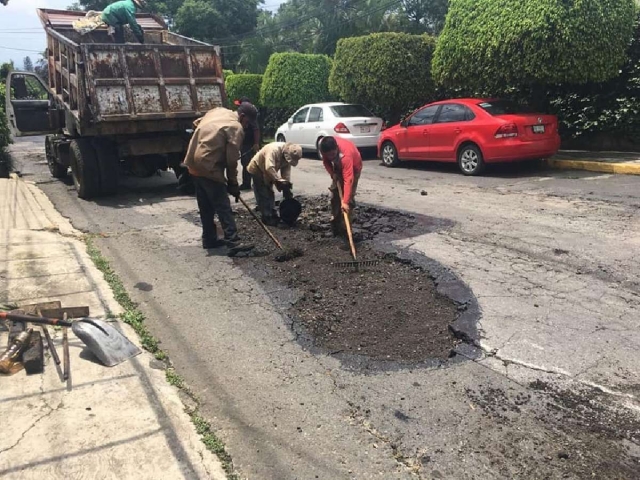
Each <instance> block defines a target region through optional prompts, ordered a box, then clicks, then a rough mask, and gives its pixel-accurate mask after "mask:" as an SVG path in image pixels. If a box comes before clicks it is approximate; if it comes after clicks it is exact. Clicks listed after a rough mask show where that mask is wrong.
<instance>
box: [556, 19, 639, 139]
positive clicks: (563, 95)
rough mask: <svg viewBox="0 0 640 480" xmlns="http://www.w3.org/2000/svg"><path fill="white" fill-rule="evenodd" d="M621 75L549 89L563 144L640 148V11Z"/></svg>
mask: <svg viewBox="0 0 640 480" xmlns="http://www.w3.org/2000/svg"><path fill="white" fill-rule="evenodd" d="M626 55H627V61H626V63H625V64H624V65H623V67H622V68H621V71H620V75H618V76H617V77H615V78H613V79H611V80H609V81H608V82H605V83H589V84H586V85H563V86H559V87H555V88H552V89H550V91H549V97H550V100H551V102H550V103H551V106H552V108H553V111H554V113H556V114H557V115H558V118H559V119H560V127H561V134H562V136H563V138H564V139H565V140H566V146H568V147H572V148H595V149H608V150H636V151H637V150H638V149H639V148H640V13H639V14H638V15H637V16H636V22H635V32H634V36H633V39H632V41H631V43H630V44H629V47H628V49H627V53H626Z"/></svg>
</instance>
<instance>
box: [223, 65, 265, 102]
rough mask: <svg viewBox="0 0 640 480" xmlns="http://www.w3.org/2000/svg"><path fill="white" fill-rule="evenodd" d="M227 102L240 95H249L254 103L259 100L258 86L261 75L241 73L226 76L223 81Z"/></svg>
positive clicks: (260, 81) (260, 82)
mask: <svg viewBox="0 0 640 480" xmlns="http://www.w3.org/2000/svg"><path fill="white" fill-rule="evenodd" d="M224 85H225V89H226V91H227V98H228V99H229V102H233V101H234V100H237V99H239V98H240V97H249V99H250V100H251V101H252V102H253V103H254V104H256V105H257V104H258V102H259V100H260V87H261V86H262V75H255V74H248V73H242V74H237V75H232V76H230V77H227V78H226V79H225V82H224Z"/></svg>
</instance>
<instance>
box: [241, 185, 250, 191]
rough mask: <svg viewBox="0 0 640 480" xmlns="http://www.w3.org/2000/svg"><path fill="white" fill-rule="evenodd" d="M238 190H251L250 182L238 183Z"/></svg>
mask: <svg viewBox="0 0 640 480" xmlns="http://www.w3.org/2000/svg"><path fill="white" fill-rule="evenodd" d="M240 190H244V191H246V190H251V184H246V183H243V184H242V185H240Z"/></svg>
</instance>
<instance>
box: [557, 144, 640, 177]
mask: <svg viewBox="0 0 640 480" xmlns="http://www.w3.org/2000/svg"><path fill="white" fill-rule="evenodd" d="M547 164H548V165H549V166H550V167H552V168H557V169H561V170H588V171H590V172H600V173H617V174H623V175H640V153H634V152H587V151H582V150H560V152H558V154H557V155H556V156H554V157H553V158H550V159H548V160H547Z"/></svg>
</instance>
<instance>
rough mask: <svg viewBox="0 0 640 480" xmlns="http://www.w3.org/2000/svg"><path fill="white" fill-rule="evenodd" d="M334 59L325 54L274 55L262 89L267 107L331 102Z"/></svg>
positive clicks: (291, 106)
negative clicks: (330, 75)
mask: <svg viewBox="0 0 640 480" xmlns="http://www.w3.org/2000/svg"><path fill="white" fill-rule="evenodd" d="M330 71H331V59H330V58H329V57H327V56H326V55H312V54H304V53H274V54H273V55H271V57H270V58H269V64H268V65H267V70H266V71H265V73H264V78H263V81H262V88H261V90H260V104H261V105H264V106H266V107H276V108H297V107H301V106H302V105H305V104H307V103H317V102H324V101H327V100H330V98H331V97H330V95H329V73H330Z"/></svg>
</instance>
